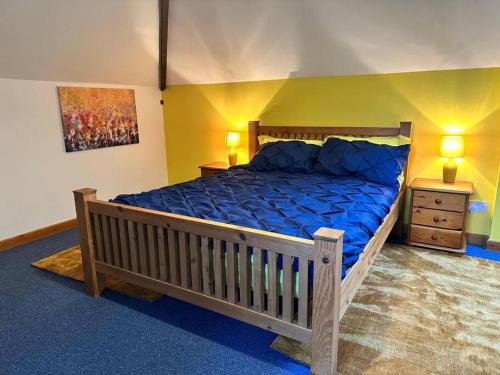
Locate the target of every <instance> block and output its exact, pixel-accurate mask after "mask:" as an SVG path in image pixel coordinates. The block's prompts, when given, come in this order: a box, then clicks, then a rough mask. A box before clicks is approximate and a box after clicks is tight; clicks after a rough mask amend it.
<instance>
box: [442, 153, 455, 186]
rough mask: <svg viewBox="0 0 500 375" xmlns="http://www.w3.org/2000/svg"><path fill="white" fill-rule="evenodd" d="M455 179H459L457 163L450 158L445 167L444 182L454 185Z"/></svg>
mask: <svg viewBox="0 0 500 375" xmlns="http://www.w3.org/2000/svg"><path fill="white" fill-rule="evenodd" d="M455 177H457V163H455V160H453V158H449V159H448V161H447V162H446V163H445V164H444V165H443V182H446V183H448V184H452V183H454V182H455Z"/></svg>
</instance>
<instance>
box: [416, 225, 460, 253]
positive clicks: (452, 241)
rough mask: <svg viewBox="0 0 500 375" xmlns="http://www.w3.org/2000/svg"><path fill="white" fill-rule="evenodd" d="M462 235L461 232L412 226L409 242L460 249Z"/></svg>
mask: <svg viewBox="0 0 500 375" xmlns="http://www.w3.org/2000/svg"><path fill="white" fill-rule="evenodd" d="M462 234H463V232H459V231H454V230H449V229H438V228H429V227H423V226H420V225H413V224H412V226H411V228H410V241H412V242H419V243H425V244H429V245H436V246H443V247H450V248H453V249H460V248H461V247H462Z"/></svg>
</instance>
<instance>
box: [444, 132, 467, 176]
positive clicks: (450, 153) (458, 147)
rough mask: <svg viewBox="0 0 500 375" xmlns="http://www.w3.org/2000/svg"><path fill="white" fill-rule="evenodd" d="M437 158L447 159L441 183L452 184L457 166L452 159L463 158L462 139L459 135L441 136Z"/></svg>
mask: <svg viewBox="0 0 500 375" xmlns="http://www.w3.org/2000/svg"><path fill="white" fill-rule="evenodd" d="M439 156H441V157H442V158H448V161H447V162H446V163H445V164H444V165H443V181H444V182H447V183H450V184H452V183H454V182H455V177H456V176H457V164H456V163H455V160H454V159H455V158H462V157H463V156H464V137H462V136H461V135H445V136H443V139H442V140H441V150H440V151H439Z"/></svg>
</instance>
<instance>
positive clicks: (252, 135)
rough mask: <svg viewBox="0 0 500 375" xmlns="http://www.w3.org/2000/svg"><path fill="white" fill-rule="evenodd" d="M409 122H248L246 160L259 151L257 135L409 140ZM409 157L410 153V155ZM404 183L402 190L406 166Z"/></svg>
mask: <svg viewBox="0 0 500 375" xmlns="http://www.w3.org/2000/svg"><path fill="white" fill-rule="evenodd" d="M411 133H412V123H411V121H401V122H400V123H399V127H377V126H356V127H352V126H351V127H346V126H322V127H318V126H280V125H261V124H260V121H249V122H248V159H249V160H250V159H252V157H253V156H254V155H255V153H256V152H257V150H258V149H259V139H258V137H259V135H269V136H271V137H275V138H285V139H291V138H293V139H316V140H321V141H322V140H324V139H325V138H326V137H328V136H329V135H344V136H353V137H375V136H376V137H394V136H397V135H402V136H405V137H408V138H410V139H411ZM410 155H411V153H410ZM404 177H405V179H404V182H403V186H402V189H403V190H405V189H406V184H407V179H408V164H407V165H406V168H405V171H404Z"/></svg>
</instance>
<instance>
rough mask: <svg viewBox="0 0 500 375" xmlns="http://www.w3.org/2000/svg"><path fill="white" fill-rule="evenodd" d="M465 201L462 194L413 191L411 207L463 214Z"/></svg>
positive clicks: (465, 197)
mask: <svg viewBox="0 0 500 375" xmlns="http://www.w3.org/2000/svg"><path fill="white" fill-rule="evenodd" d="M466 199H467V196H465V195H463V194H453V193H439V192H436V191H426V190H413V207H424V208H434V209H438V210H447V211H456V212H465V201H466Z"/></svg>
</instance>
